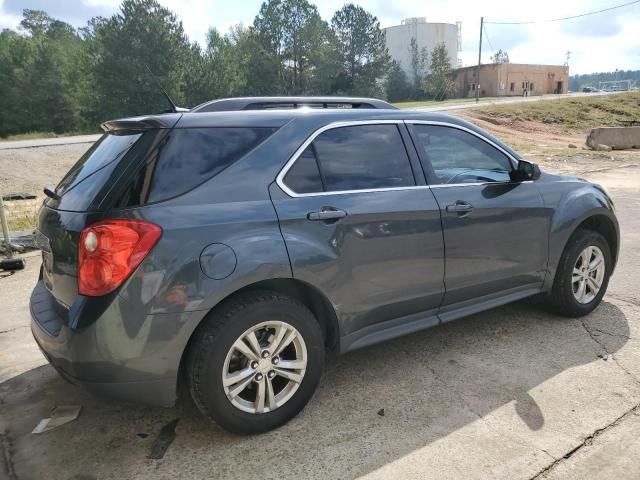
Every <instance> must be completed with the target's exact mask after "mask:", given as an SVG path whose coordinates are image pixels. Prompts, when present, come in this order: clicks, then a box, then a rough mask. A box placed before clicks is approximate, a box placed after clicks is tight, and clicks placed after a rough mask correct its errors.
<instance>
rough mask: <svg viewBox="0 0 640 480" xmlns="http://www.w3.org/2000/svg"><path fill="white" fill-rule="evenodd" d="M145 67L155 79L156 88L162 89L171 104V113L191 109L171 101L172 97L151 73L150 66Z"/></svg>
mask: <svg viewBox="0 0 640 480" xmlns="http://www.w3.org/2000/svg"><path fill="white" fill-rule="evenodd" d="M144 67H145V68H146V69H147V71H148V72H149V75H151V78H153V81H154V82H156V86H157V87H158V88H159V89H160V91H161V92H162V94H163V95H164V97H165V98H166V99H167V102H169V104H170V105H171V111H173V112H175V113H179V112H188V111H189V109H188V108H182V107H178V106H177V105H176V104H175V102H174V101H173V100H172V99H171V97H170V96H169V94H168V93H167V91H166V90H165V89H164V88H162V85H161V84H160V81H159V80H158V77H156V76H155V75H154V74H153V72H152V71H151V69H150V68H149V65H147V64H146V63H145V64H144Z"/></svg>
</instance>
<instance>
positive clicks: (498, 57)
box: [491, 49, 509, 64]
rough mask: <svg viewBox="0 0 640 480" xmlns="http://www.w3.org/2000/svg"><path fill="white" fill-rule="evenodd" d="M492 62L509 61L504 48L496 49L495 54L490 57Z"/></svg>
mask: <svg viewBox="0 0 640 480" xmlns="http://www.w3.org/2000/svg"><path fill="white" fill-rule="evenodd" d="M491 61H492V62H493V63H498V64H500V63H509V54H508V53H507V52H506V51H505V50H502V49H500V50H498V51H497V52H496V53H495V55H493V56H492V57H491Z"/></svg>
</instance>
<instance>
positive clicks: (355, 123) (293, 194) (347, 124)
mask: <svg viewBox="0 0 640 480" xmlns="http://www.w3.org/2000/svg"><path fill="white" fill-rule="evenodd" d="M403 123H404V120H352V121H347V122H333V123H329V124H327V125H325V126H324V127H320V128H319V129H317V130H316V131H315V132H313V133H312V134H311V135H310V136H309V138H307V139H306V140H305V141H304V142H303V144H302V145H301V146H300V147H299V148H298V149H297V150H296V151H295V152H294V154H293V155H292V156H291V158H290V159H289V160H288V161H287V163H285V165H284V167H282V170H280V173H278V176H277V177H276V183H277V184H278V186H279V187H280V188H281V189H282V190H283V191H284V192H285V193H286V194H287V195H289V196H290V197H318V196H322V195H344V194H348V193H368V192H393V191H398V190H417V189H421V188H428V186H427V185H412V186H405V187H385V188H368V189H358V190H337V191H335V192H313V193H296V192H294V191H293V190H291V189H290V188H289V187H287V185H286V184H285V183H284V177H285V176H286V175H287V173H288V172H289V170H291V167H293V164H294V163H295V162H296V160H298V157H300V155H302V152H304V151H305V150H306V148H307V147H308V146H309V144H311V142H313V141H314V140H315V139H316V137H318V135H320V134H322V133H324V132H326V131H327V130H333V129H335V128H341V127H354V126H358V125H402V124H403ZM398 133H400V132H398ZM407 161H409V159H408V158H407Z"/></svg>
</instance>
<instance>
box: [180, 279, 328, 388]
mask: <svg viewBox="0 0 640 480" xmlns="http://www.w3.org/2000/svg"><path fill="white" fill-rule="evenodd" d="M252 291H255V292H260V291H273V292H277V293H281V294H283V295H287V296H289V297H292V298H294V299H296V300H298V301H300V302H302V303H303V304H304V305H305V306H306V307H307V308H308V309H309V310H311V313H313V315H314V317H315V318H316V320H317V321H318V323H319V324H320V328H321V330H322V334H323V336H324V339H325V349H326V351H333V350H335V349H336V348H337V347H338V346H339V344H340V342H339V339H340V327H339V323H338V316H337V314H336V310H335V308H334V307H333V305H332V303H331V302H330V301H329V299H328V298H327V297H326V296H325V295H324V294H323V293H322V292H321V291H320V290H319V289H318V288H316V287H314V286H312V285H310V284H309V283H307V282H303V281H301V280H297V279H294V278H272V279H267V280H259V281H256V282H254V283H251V284H248V285H245V286H244V287H242V288H239V289H237V290H235V291H234V292H232V293H230V294H229V295H227V296H226V297H224V298H223V299H222V300H220V301H219V302H218V303H217V304H216V305H214V306H213V307H212V308H211V309H210V310H209V311H208V312H207V313H206V314H205V315H203V317H202V320H200V322H199V323H198V325H197V326H196V327H195V328H194V329H193V331H192V332H191V334H190V336H189V339H188V341H187V342H186V344H185V347H184V350H183V351H182V354H181V358H180V365H179V369H178V389H179V390H180V389H181V383H182V382H183V381H184V374H185V364H186V359H187V354H188V352H189V349H190V348H191V345H192V343H193V339H194V338H195V337H196V333H197V331H198V329H199V328H200V326H201V325H202V324H203V322H204V321H206V319H207V318H208V317H209V316H210V315H212V314H215V313H214V312H215V311H216V310H218V309H220V308H221V307H222V306H223V305H224V304H226V303H227V302H230V301H233V299H234V298H236V297H237V296H238V295H241V294H244V293H248V292H252Z"/></svg>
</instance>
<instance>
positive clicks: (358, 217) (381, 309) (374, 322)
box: [270, 121, 444, 351]
mask: <svg viewBox="0 0 640 480" xmlns="http://www.w3.org/2000/svg"><path fill="white" fill-rule="evenodd" d="M405 142H408V144H409V145H410V144H411V139H410V137H409V135H408V132H407V130H406V127H405V125H404V123H403V122H402V121H380V122H376V123H369V122H365V123H362V122H350V123H349V124H347V125H345V124H338V125H330V126H328V127H325V128H324V129H321V130H320V131H318V132H316V133H315V134H314V135H312V137H311V138H310V139H309V140H307V141H306V142H305V143H304V144H303V145H302V146H301V147H300V149H299V150H298V151H297V152H296V154H294V156H293V157H292V159H291V160H290V161H289V162H288V163H287V165H286V166H285V168H284V169H283V171H282V172H281V173H280V175H279V176H278V179H277V181H276V182H275V183H274V184H272V185H271V190H270V191H271V197H272V201H273V204H274V206H275V209H276V211H277V214H278V218H279V221H280V228H281V230H282V234H283V237H284V240H285V242H286V246H287V250H288V252H289V257H290V260H291V265H292V270H293V276H294V277H295V278H297V279H299V280H302V281H304V282H306V283H308V284H311V285H313V286H315V287H316V288H318V289H319V290H320V291H322V292H323V293H324V294H325V295H326V296H327V297H328V299H329V300H330V302H331V303H332V304H333V306H334V308H335V309H336V311H337V312H338V319H339V322H341V325H340V327H341V334H342V335H343V338H342V340H341V349H342V350H343V351H344V350H349V349H352V348H356V347H361V346H364V345H366V344H369V343H373V342H375V341H377V340H381V339H382V338H383V336H384V335H385V333H384V331H387V332H389V331H390V330H392V331H395V332H398V329H413V330H418V329H419V328H423V327H426V326H430V325H433V324H437V323H438V318H437V310H438V307H439V305H440V304H441V301H442V298H443V295H444V284H443V280H444V246H443V239H442V227H441V221H440V211H439V208H438V205H437V204H436V201H435V199H434V197H433V194H432V193H431V191H430V189H429V188H428V187H427V186H426V184H425V180H424V176H423V175H422V172H421V168H420V165H419V161H418V159H417V156H416V153H415V150H413V147H412V149H407V148H406V147H405ZM402 331H403V333H408V330H402Z"/></svg>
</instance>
